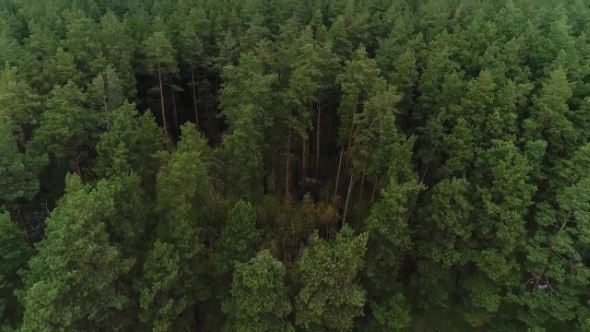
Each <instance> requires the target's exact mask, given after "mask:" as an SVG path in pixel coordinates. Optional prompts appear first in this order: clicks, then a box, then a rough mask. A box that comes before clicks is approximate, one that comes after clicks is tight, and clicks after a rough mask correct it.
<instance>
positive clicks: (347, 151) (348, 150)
mask: <svg viewBox="0 0 590 332" xmlns="http://www.w3.org/2000/svg"><path fill="white" fill-rule="evenodd" d="M353 131H354V123H353V124H351V125H350V132H349V133H348V148H347V150H346V168H345V170H344V172H345V173H347V172H348V168H349V167H350V151H351V148H352V134H353Z"/></svg>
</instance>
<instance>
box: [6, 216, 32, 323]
mask: <svg viewBox="0 0 590 332" xmlns="http://www.w3.org/2000/svg"><path fill="white" fill-rule="evenodd" d="M0 249H1V250H2V256H3V259H2V262H1V263H0V324H2V326H3V327H6V328H9V327H11V326H13V327H16V326H18V324H20V323H21V320H22V311H23V308H22V306H21V304H20V303H19V302H18V300H17V298H16V296H15V292H17V291H22V288H23V284H22V280H21V277H20V276H19V271H22V270H23V269H25V268H26V266H27V263H28V261H29V259H30V257H31V256H32V254H33V250H32V249H31V248H30V247H29V246H28V245H27V243H26V242H25V236H24V234H23V232H22V231H21V230H19V229H18V227H17V226H16V224H15V223H13V222H12V221H11V220H10V215H9V214H8V213H2V214H0Z"/></svg>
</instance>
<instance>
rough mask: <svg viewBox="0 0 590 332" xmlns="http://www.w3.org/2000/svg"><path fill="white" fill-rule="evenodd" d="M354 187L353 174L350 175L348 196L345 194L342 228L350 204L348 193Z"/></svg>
mask: <svg viewBox="0 0 590 332" xmlns="http://www.w3.org/2000/svg"><path fill="white" fill-rule="evenodd" d="M353 185H354V174H351V175H350V183H349V184H348V194H346V203H345V204H344V215H343V216H342V228H344V225H346V214H347V212H348V203H349V202H350V193H351V192H352V186H353Z"/></svg>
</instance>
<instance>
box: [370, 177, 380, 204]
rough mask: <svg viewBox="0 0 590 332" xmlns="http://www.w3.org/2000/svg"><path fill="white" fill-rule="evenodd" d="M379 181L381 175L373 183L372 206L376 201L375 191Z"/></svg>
mask: <svg viewBox="0 0 590 332" xmlns="http://www.w3.org/2000/svg"><path fill="white" fill-rule="evenodd" d="M378 182H379V175H377V178H376V179H375V183H374V184H373V193H371V206H373V203H375V192H376V191H377V183H378Z"/></svg>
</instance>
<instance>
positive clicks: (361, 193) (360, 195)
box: [359, 173, 365, 204]
mask: <svg viewBox="0 0 590 332" xmlns="http://www.w3.org/2000/svg"><path fill="white" fill-rule="evenodd" d="M364 187H365V173H363V176H362V177H361V190H360V192H359V204H360V203H361V200H362V199H363V188H364Z"/></svg>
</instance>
